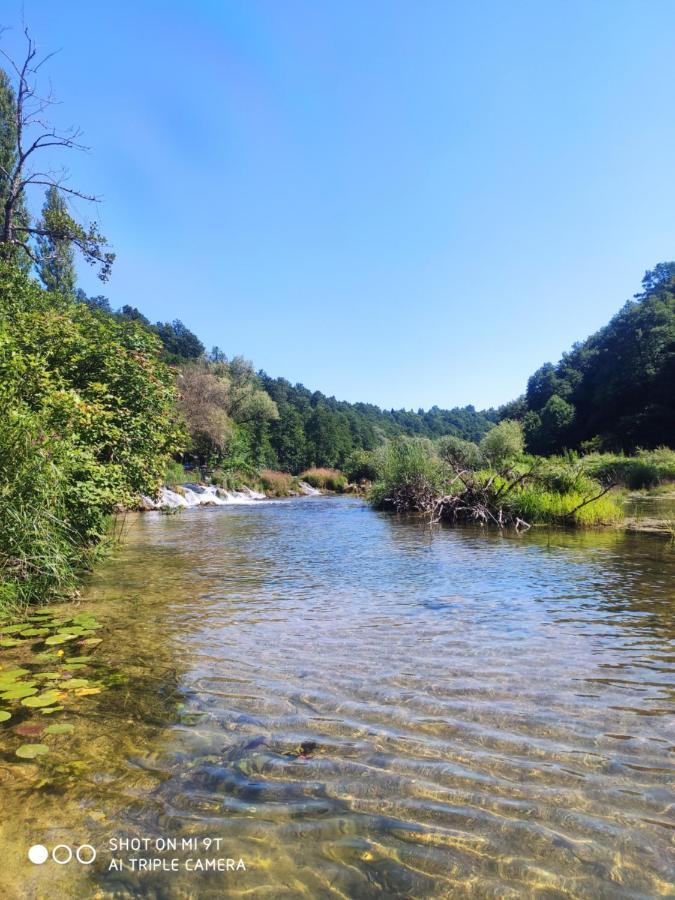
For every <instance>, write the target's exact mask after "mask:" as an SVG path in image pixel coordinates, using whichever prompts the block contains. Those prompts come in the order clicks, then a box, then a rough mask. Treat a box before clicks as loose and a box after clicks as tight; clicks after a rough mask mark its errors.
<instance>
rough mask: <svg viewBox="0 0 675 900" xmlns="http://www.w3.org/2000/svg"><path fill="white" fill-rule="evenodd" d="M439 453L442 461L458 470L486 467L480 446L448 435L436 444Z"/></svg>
mask: <svg viewBox="0 0 675 900" xmlns="http://www.w3.org/2000/svg"><path fill="white" fill-rule="evenodd" d="M436 446H437V452H438V455H439V456H440V458H441V459H443V460H445V461H446V462H448V463H450V465H452V466H453V467H455V468H457V469H471V470H473V471H475V470H477V469H480V468H481V467H482V466H484V465H485V461H486V460H485V456H484V454H483V452H482V451H481V449H480V447H479V446H478V444H474V443H473V442H472V441H464V440H462V438H458V437H454V435H448V436H447V437H442V438H439V440H438V441H437V442H436Z"/></svg>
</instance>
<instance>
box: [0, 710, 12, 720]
mask: <svg viewBox="0 0 675 900" xmlns="http://www.w3.org/2000/svg"><path fill="white" fill-rule="evenodd" d="M11 718H12V714H11V712H8V711H7V710H6V709H0V722H6V721H7V719H11Z"/></svg>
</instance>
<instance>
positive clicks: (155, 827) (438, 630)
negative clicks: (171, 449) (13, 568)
mask: <svg viewBox="0 0 675 900" xmlns="http://www.w3.org/2000/svg"><path fill="white" fill-rule="evenodd" d="M672 546H673V545H672V543H671V542H670V541H668V540H666V539H665V538H663V537H662V536H654V535H641V534H624V533H622V532H619V531H614V530H612V531H606V532H603V531H594V532H567V531H556V530H547V529H538V528H537V529H531V530H530V531H528V532H526V533H520V534H517V533H515V532H503V533H498V532H492V531H488V532H486V531H481V530H471V529H452V528H446V527H442V526H439V527H435V528H433V529H430V528H429V527H427V526H425V525H423V524H419V523H415V522H411V521H405V520H402V519H398V518H396V517H392V516H390V515H388V514H385V513H378V512H375V511H373V510H372V509H370V508H369V507H368V506H367V504H365V503H363V502H362V501H360V500H358V499H354V498H348V497H347V498H345V497H333V498H329V497H320V498H298V499H293V500H288V501H280V502H260V503H259V504H257V505H250V506H228V507H219V508H214V509H198V510H186V511H184V512H183V513H181V514H180V515H172V516H165V515H161V514H159V513H147V514H145V515H136V516H131V517H130V518H129V520H128V522H127V535H126V540H125V541H124V543H123V544H122V545H121V547H120V548H119V549H118V550H117V551H116V552H115V553H114V554H113V556H112V557H111V558H110V559H109V560H108V561H106V562H105V563H104V564H103V565H102V566H101V567H100V568H99V569H98V571H97V572H96V574H95V575H94V576H93V577H92V578H91V579H90V582H89V584H88V585H87V587H86V590H85V592H84V595H83V598H82V601H81V603H79V604H78V605H77V606H76V607H75V609H74V611H73V610H71V611H69V612H65V613H63V616H68V615H71V616H72V615H73V614H74V612H79V613H80V614H84V615H85V616H88V615H90V616H94V617H95V620H96V622H97V623H98V626H100V627H98V630H97V631H96V635H97V637H96V638H91V637H86V636H85V637H82V636H81V634H80V635H76V637H75V638H73V639H72V641H70V642H69V641H68V640H66V642H65V643H64V644H63V646H64V647H65V650H64V652H63V653H62V654H61V655H60V656H58V659H57V658H56V657H52V660H50V661H45V660H43V661H36V654H37V653H38V652H39V651H40V649H41V648H40V647H39V646H36V644H35V638H33V642H29V641H28V640H21V641H20V642H19V643H18V645H17V646H13V647H8V648H5V649H3V650H2V651H0V668H1V669H3V670H5V671H6V670H7V669H9V668H11V667H16V666H19V667H21V666H23V667H25V668H26V670H27V671H29V672H30V673H32V674H35V673H36V672H38V673H39V672H40V671H41V670H44V669H54V668H57V669H58V666H60V665H65V664H66V662H67V660H68V659H69V658H70V659H72V660H75V662H71V664H70V671H71V674H72V671H73V670H76V674H77V676H78V677H80V680H81V681H82V682H87V683H89V684H96V685H98V686H99V687H98V688H94V689H91V691H90V692H88V691H87V688H86V687H83V688H80V690H79V692H77V691H75V692H70V693H67V692H64V693H66V694H67V699H66V700H64V701H62V707H63V708H62V709H61V710H57V711H56V712H55V713H54V714H53V715H49V716H45V717H44V721H48V722H50V723H52V722H63V723H66V724H68V725H73V726H74V727H73V729H72V730H71V731H69V732H68V733H63V734H56V735H49V736H46V737H40V736H39V735H38V736H37V737H35V738H31V740H40V741H41V742H43V743H44V745H45V746H47V747H48V752H46V753H45V754H44V755H42V756H40V757H39V758H37V759H35V760H30V759H22V758H18V757H17V756H16V749H17V747H18V745H19V744H20V743H22V742H24V741H25V740H26V738H25V736H24V737H23V738H22V737H18V736H17V735H16V734H15V733H14V730H13V729H14V728H15V727H16V726H15V725H14V722H16V721H18V716H17V714H15V713H14V711H13V712H12V714H13V717H14V718H13V719H11V720H9V721H7V722H5V723H3V724H2V725H0V751H1V768H0V803H1V808H2V821H1V823H0V840H1V846H2V848H3V858H2V863H3V864H2V867H1V868H0V886H1V887H2V891H1V892H0V893H1V894H2V897H3V898H5V897H8V898H13V897H17V898H18V897H21V898H31V897H35V898H42V897H49V898H61V897H64V898H70V897H77V898H88V897H92V898H94V897H113V896H114V897H119V898H122V897H124V898H126V897H152V898H187V897H199V898H202V897H207V898H208V897H223V896H231V897H240V896H241V897H244V896H246V897H256V898H261V897H262V898H265V897H269V898H275V900H276V898H302V897H307V898H310V897H311V898H324V897H325V898H370V897H411V898H413V897H420V898H422V897H514V898H515V897H524V896H525V897H527V896H533V897H542V898H543V897H545V898H558V897H584V898H595V900H601V898H614V897H631V898H637V897H654V896H660V895H666V894H667V893H668V892H669V891H671V890H672V889H673V887H672V879H673V869H672V865H671V859H672V857H671V856H670V854H671V852H672V843H671V841H672V836H673V817H672V811H673V800H674V798H673V793H672V784H673V767H672V751H673V734H672V723H673V719H672V712H673V706H672V688H673V684H674V683H675V679H674V678H673V661H674V655H673V646H672V639H673V634H674V630H675V629H674V621H675V618H674V615H673V593H674V588H675V553H674V552H673V549H672ZM55 615H57V616H58V615H59V611H58V610H57V611H56V613H55ZM82 621H84V622H85V623H88V624H85V625H84V626H83V627H84V628H85V629H88V628H93V627H94V626H92V625H91V621H92V620H89V619H84V620H82ZM60 627H61V631H63V630H64V629H66V630H67V627H66V626H65V625H62V626H60ZM71 627H74V626H71ZM90 633H93V632H89V631H85V632H84V634H85V635H86V634H90ZM19 637H20V635H19ZM99 639H100V640H101V643H100V644H95V647H94V650H93V651H92V652H91V653H90V654H88V655H87V656H85V657H82V652H81V649H80V650H74V649H73V647H74V646H75V644H76V642H77V641H80V642H82V641H86V640H89V641H90V642H91V641H96V640H99ZM10 643H12V642H11V641H10ZM29 643H30V646H29ZM38 644H39V638H38ZM24 645H25V646H24ZM55 646H60V645H55ZM42 650H43V651H44V648H42ZM55 652H56V651H55ZM78 659H79V660H82V659H84V661H80V662H78ZM22 677H28V676H22ZM67 677H68V678H69V677H70V675H68V676H67ZM63 683H64V684H67V682H63ZM75 694H78V696H74V695H75ZM80 694H81V695H82V696H80ZM24 713H25V710H24ZM39 713H40V710H39V709H37V710H35V714H34V715H33V714H32V713H31V716H32V717H31V719H30V722H33V721H37V722H38V727H39V723H40V722H42V721H43V719H41V718H39V715H38V714H39ZM124 842H127V843H124ZM82 844H87V845H90V846H91V847H92V848H93V849H94V850H95V852H96V859H95V860H94V861H93V863H92V864H91V865H87V864H84V863H78V862H77V859H73V860H72V861H71V862H69V863H66V864H63V865H59V864H58V863H55V862H54V860H53V859H52V858H49V859H48V860H47V861H46V862H45V863H43V864H41V865H36V864H33V863H31V862H29V861H28V858H27V855H26V854H27V851H28V848H29V847H31V846H33V845H43V846H45V847H46V848H47V850H48V851H49V852H50V853H51V852H52V850H53V848H54V847H56V846H57V845H63V846H64V847H66V848H71V849H72V850H73V851H76V850H77V848H78V847H79V846H80V845H82ZM59 853H60V854H61V856H62V857H64V858H65V855H67V854H66V851H64V850H60V851H59ZM87 853H90V851H86V852H85V854H84V856H85V857H86V855H87ZM90 856H91V854H90ZM131 860H135V862H134V863H132V862H131ZM141 860H142V861H144V862H145V865H144V866H141V864H140V862H139V861H141ZM173 860H175V861H176V862H172V861H173ZM188 860H190V861H191V863H190V864H188ZM209 860H212V861H213V862H210V863H209V862H208V861H209ZM218 860H224V862H223V863H221V864H219V863H218V862H217V861H218ZM155 861H157V862H155ZM197 861H201V863H200V865H201V868H200V866H199V865H196V862H197ZM117 862H119V864H120V865H121V868H117ZM111 865H112V867H111ZM242 866H243V868H242Z"/></svg>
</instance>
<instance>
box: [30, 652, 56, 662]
mask: <svg viewBox="0 0 675 900" xmlns="http://www.w3.org/2000/svg"><path fill="white" fill-rule="evenodd" d="M34 658H35V659H36V660H37V662H53V661H54V660H55V659H58V656H57V654H56V653H36V654H35V657H34Z"/></svg>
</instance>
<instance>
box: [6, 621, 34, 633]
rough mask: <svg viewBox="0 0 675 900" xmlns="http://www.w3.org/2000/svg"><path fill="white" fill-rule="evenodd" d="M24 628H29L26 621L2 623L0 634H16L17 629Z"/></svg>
mask: <svg viewBox="0 0 675 900" xmlns="http://www.w3.org/2000/svg"><path fill="white" fill-rule="evenodd" d="M24 628H30V625H29V624H28V622H21V623H20V624H18V625H17V624H15V625H3V626H2V627H1V628H0V634H16V633H17V631H23V630H24Z"/></svg>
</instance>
